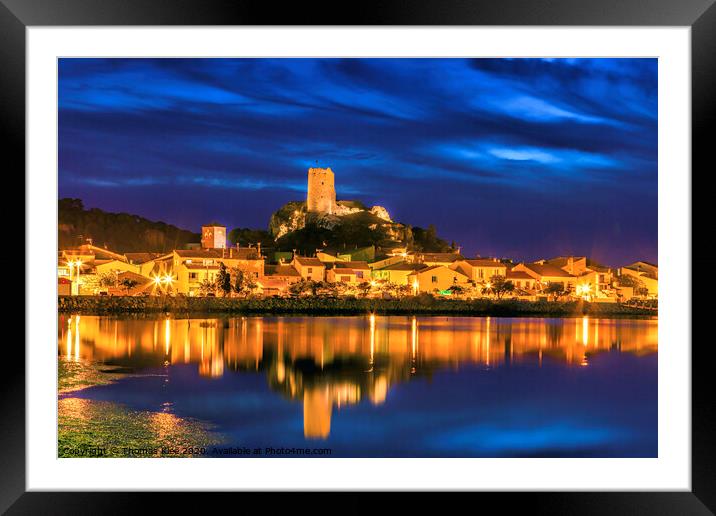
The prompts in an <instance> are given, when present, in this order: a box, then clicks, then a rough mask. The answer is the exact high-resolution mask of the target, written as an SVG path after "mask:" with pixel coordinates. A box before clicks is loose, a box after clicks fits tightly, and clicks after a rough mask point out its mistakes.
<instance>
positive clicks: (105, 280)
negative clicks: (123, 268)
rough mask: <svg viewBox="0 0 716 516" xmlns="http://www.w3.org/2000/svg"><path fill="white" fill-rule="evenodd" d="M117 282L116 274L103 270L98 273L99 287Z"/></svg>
mask: <svg viewBox="0 0 716 516" xmlns="http://www.w3.org/2000/svg"><path fill="white" fill-rule="evenodd" d="M116 282H117V276H116V275H115V274H113V273H111V272H103V273H102V274H100V275H99V286H100V287H114V286H115V284H116Z"/></svg>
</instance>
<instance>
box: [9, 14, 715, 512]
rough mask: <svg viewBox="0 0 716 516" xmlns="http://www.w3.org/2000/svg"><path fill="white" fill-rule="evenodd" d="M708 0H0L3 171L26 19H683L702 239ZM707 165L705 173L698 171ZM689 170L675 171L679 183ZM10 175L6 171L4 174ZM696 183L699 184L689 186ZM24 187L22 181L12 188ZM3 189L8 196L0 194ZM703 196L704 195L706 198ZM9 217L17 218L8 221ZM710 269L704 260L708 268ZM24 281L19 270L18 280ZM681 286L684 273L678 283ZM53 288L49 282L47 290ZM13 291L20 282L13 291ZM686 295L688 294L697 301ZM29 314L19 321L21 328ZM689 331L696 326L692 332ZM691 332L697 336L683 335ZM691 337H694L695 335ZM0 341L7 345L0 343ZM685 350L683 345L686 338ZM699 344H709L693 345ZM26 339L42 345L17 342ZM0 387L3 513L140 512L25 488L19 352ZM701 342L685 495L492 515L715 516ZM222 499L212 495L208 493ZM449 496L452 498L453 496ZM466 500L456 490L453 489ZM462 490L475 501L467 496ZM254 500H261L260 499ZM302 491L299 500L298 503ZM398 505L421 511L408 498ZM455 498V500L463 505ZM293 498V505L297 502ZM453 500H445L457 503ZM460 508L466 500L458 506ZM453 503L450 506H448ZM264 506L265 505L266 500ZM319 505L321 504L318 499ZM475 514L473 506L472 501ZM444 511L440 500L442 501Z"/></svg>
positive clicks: (17, 156) (587, 22)
mask: <svg viewBox="0 0 716 516" xmlns="http://www.w3.org/2000/svg"><path fill="white" fill-rule="evenodd" d="M714 1H715V0H679V1H676V0H671V1H669V0H601V1H598V2H595V1H591V2H590V1H586V0H501V1H495V0H472V1H468V0H412V1H409V2H407V1H400V0H390V1H382V2H375V3H374V4H373V5H371V4H361V5H358V4H347V3H340V2H334V3H332V4H330V5H322V4H306V3H298V2H294V3H289V2H284V3H281V4H280V5H279V4H276V5H274V4H273V3H272V2H268V1H264V2H258V1H242V0H234V1H231V0H172V1H158V0H62V1H60V0H0V131H1V135H2V140H1V141H2V142H3V143H4V144H5V145H4V146H5V152H4V153H3V157H4V160H3V161H4V163H5V165H6V166H7V167H8V169H7V170H14V171H13V172H10V174H14V176H15V177H19V176H20V174H19V172H15V171H19V170H25V145H24V137H25V113H26V111H25V66H26V63H25V60H26V54H25V29H26V28H27V27H31V26H63V25H68V26H70V25H71V26H83V25H101V26H112V25H424V26H432V25H462V26H465V25H512V26H519V25H531V26H554V25H562V26H566V25H572V26H599V25H602V26H689V27H691V38H692V40H691V44H692V47H691V48H692V56H691V58H692V76H691V79H692V173H691V181H692V224H693V227H692V234H696V235H698V234H704V235H705V234H709V233H710V232H709V229H710V227H709V223H710V221H711V217H709V216H708V212H707V211H706V210H705V209H704V210H703V211H702V212H699V211H698V210H695V207H696V206H697V205H699V206H702V207H703V206H704V204H705V203H698V202H697V201H698V200H699V198H700V197H705V196H706V195H709V191H710V189H708V188H704V187H703V186H704V185H703V181H705V180H706V179H705V178H706V177H708V172H710V171H712V169H713V164H712V160H711V159H710V157H711V156H710V152H709V150H710V147H713V141H712V138H713V137H710V135H711V134H714V133H715V131H713V129H714V126H715V125H716V117H715V116H714V114H715V113H716V5H714ZM709 129H711V131H709ZM707 167H709V168H707ZM688 174H689V171H688V170H686V171H684V175H685V179H684V180H689V175H688ZM7 175H8V174H7V173H6V176H7ZM697 179H698V183H699V188H694V185H695V183H696V181H697ZM18 187H19V188H22V189H23V191H24V186H18ZM6 195H10V194H6ZM704 200H706V199H705V198H704ZM13 223H14V224H17V222H16V221H13ZM705 246H706V243H705V242H703V243H699V241H697V240H692V250H691V252H692V263H693V268H694V270H697V268H698V267H709V266H710V265H712V263H713V262H714V261H715V260H714V259H713V258H710V255H709V254H708V253H707V252H706V247H705ZM709 268H710V267H709ZM23 277H24V275H23ZM688 281H691V278H688ZM53 288H54V287H53ZM20 291H22V290H19V289H18V292H20ZM695 295H696V294H694V296H695ZM692 307H693V308H692V320H693V321H694V322H695V321H699V320H701V321H703V320H704V319H706V318H707V317H708V316H707V314H706V310H707V307H708V304H707V303H699V302H697V298H696V297H693V299H692ZM27 316H28V314H27V313H26V314H25V318H26V319H25V321H26V324H27ZM693 330H696V328H695V327H694V328H693ZM693 334H694V336H695V335H696V332H694V333H693ZM693 341H696V339H695V338H694V339H693ZM5 344H8V343H5ZM684 344H685V345H688V344H689V343H684ZM700 344H709V343H708V342H700ZM25 345H26V346H29V345H41V343H32V342H26V343H25ZM3 351H4V354H3V358H4V359H5V361H6V364H12V366H11V367H6V370H5V371H4V372H3V374H2V375H0V382H2V386H3V389H2V392H3V396H2V398H1V400H2V401H0V403H1V404H2V412H0V414H2V417H3V422H2V431H1V432H0V443H1V447H0V450H2V461H1V462H2V466H0V477H1V480H2V481H1V482H0V511H6V510H7V513H8V514H67V513H72V514H120V513H122V514H124V513H127V512H130V511H134V510H136V509H137V508H140V509H142V508H145V507H146V505H145V504H146V502H147V501H148V500H147V499H148V498H151V497H153V496H156V495H153V494H149V493H119V492H114V493H81V492H65V493H58V492H44V493H41V492H26V487H25V467H26V461H25V454H26V442H25V430H26V428H25V367H24V366H25V348H23V347H22V346H15V345H6V346H5V349H4V350H3ZM707 353H708V346H703V347H699V346H693V347H692V490H691V492H657V491H654V492H642V493H627V492H623V493H597V492H589V493H501V494H497V493H484V494H479V495H477V496H480V497H482V500H480V502H479V503H480V504H482V503H484V501H487V500H489V501H490V502H491V504H492V503H497V504H499V507H500V510H501V511H507V512H511V511H512V510H514V509H515V508H516V507H525V508H529V510H530V512H533V513H549V514H555V513H568V514H603V513H610V514H612V515H617V514H627V513H629V514H670V515H671V514H713V512H714V511H716V494H715V493H714V491H715V489H714V486H716V453H715V452H714V450H715V447H716V445H715V444H714V442H715V441H716V439H715V438H714V429H715V425H714V411H715V409H714V406H715V405H714V403H713V401H712V399H711V393H712V392H713V383H714V382H713V381H712V379H711V378H712V376H713V375H712V373H711V372H710V371H709V369H710V367H711V366H710V361H709V360H708V357H707V356H706V355H707ZM206 496H210V497H213V499H212V501H211V502H210V503H211V504H212V506H216V507H219V506H218V505H214V504H221V503H223V502H226V501H229V500H228V499H227V497H228V496H234V498H233V499H232V500H234V501H236V498H235V496H236V495H228V494H219V493H206V494H204V496H201V497H199V496H196V495H195V494H192V493H174V494H172V496H171V497H164V499H163V500H162V507H163V509H164V510H165V511H168V510H171V506H172V505H176V506H177V507H180V508H182V509H183V510H193V509H194V510H206V509H207V508H208V507H210V506H209V505H208V504H207V500H206V499H205V497H206ZM219 496H221V497H222V500H218V499H216V497H219ZM455 496H457V495H455ZM459 496H461V497H463V498H464V496H465V495H459ZM470 496H475V495H474V494H472V495H470ZM241 497H242V499H241V506H242V507H243V506H244V503H245V501H246V500H247V499H248V500H250V501H254V500H255V501H256V502H258V503H261V502H262V501H263V503H266V500H267V498H266V497H270V498H269V500H270V504H271V508H272V510H276V509H278V507H277V505H284V504H285V505H286V507H287V508H291V507H299V506H305V504H306V503H308V504H313V503H314V502H311V501H308V502H307V501H305V500H304V498H303V495H299V494H294V495H289V496H283V495H281V496H279V495H275V494H272V495H268V494H265V493H264V494H241ZM259 497H261V498H259ZM296 497H300V501H298V500H296ZM406 498H409V499H408V500H406V501H405V504H406V505H404V506H403V509H404V510H412V509H414V508H417V507H420V508H423V509H424V508H425V507H426V505H425V499H424V497H423V496H422V495H420V494H413V495H412V496H410V497H406ZM462 502H463V503H464V502H465V501H464V500H463V501H462ZM296 503H298V504H300V505H295V504H296ZM373 503H374V502H373V501H371V500H370V499H367V497H366V496H365V495H359V494H355V493H354V494H346V495H342V500H341V499H340V498H339V500H338V504H339V505H332V504H331V505H330V506H328V505H327V506H326V508H330V507H334V508H337V507H343V508H344V509H345V508H346V507H349V508H351V510H352V511H355V512H357V511H360V512H363V511H365V510H371V509H373V508H374V505H373ZM459 503H461V501H459V500H455V501H453V502H452V504H459ZM468 503H470V504H472V503H474V502H468ZM452 506H454V507H457V505H452ZM267 507H268V506H267ZM316 507H319V506H316ZM474 507H475V510H478V509H477V507H478V506H474ZM442 509H443V510H444V509H445V507H444V505H443V506H442Z"/></svg>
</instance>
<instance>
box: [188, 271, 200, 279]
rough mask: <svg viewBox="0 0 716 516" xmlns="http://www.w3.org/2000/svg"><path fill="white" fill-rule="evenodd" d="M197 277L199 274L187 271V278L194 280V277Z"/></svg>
mask: <svg viewBox="0 0 716 516" xmlns="http://www.w3.org/2000/svg"><path fill="white" fill-rule="evenodd" d="M198 277H199V275H198V274H197V273H196V272H190V273H189V279H190V280H195V279H197V278H198Z"/></svg>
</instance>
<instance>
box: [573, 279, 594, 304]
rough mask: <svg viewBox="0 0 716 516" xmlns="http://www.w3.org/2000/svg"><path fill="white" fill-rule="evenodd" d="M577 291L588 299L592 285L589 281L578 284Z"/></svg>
mask: <svg viewBox="0 0 716 516" xmlns="http://www.w3.org/2000/svg"><path fill="white" fill-rule="evenodd" d="M575 291H576V293H577V295H579V296H582V298H583V299H585V300H587V299H589V296H590V294H591V292H592V286H591V285H590V284H589V283H584V284H582V285H577V287H576V289H575Z"/></svg>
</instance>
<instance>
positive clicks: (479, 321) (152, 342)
mask: <svg viewBox="0 0 716 516" xmlns="http://www.w3.org/2000/svg"><path fill="white" fill-rule="evenodd" d="M571 325H574V330H572V329H571V328H570V326H571ZM58 328H59V335H58V354H59V355H60V356H61V357H63V358H65V359H67V360H92V361H111V362H112V363H114V364H118V365H127V366H132V367H161V366H163V365H166V363H169V364H196V366H197V369H198V372H199V374H200V375H202V376H206V377H221V376H222V375H224V374H226V370H227V369H228V370H251V371H254V370H261V371H264V372H265V373H266V375H267V377H268V382H269V384H270V385H271V388H272V389H275V390H278V391H280V392H282V393H283V394H284V395H285V396H287V397H289V398H291V399H297V400H302V401H303V404H304V432H305V434H306V436H307V437H317V438H320V437H321V436H324V437H325V436H326V435H328V434H327V432H330V421H331V412H332V410H333V408H334V407H335V408H336V409H340V408H341V407H342V406H346V405H351V404H354V403H358V402H359V401H360V400H361V399H368V400H370V401H371V402H372V403H374V404H381V403H384V402H385V401H386V399H387V398H389V397H390V389H391V386H393V385H395V384H396V383H399V382H403V381H409V379H410V377H411V376H413V375H418V376H419V375H421V374H430V373H431V371H435V370H439V369H440V368H456V367H459V366H461V365H463V364H481V365H484V366H486V367H491V368H495V367H500V366H502V365H504V364H506V363H510V362H512V363H522V362H524V363H535V364H538V365H542V364H543V361H544V360H546V359H547V358H549V359H551V360H557V361H560V362H563V363H567V364H569V365H572V366H574V367H582V366H586V365H588V360H587V358H588V355H594V354H598V353H601V352H608V351H610V350H613V349H617V350H619V351H621V352H628V353H635V354H648V353H654V352H656V351H657V347H658V345H657V342H658V321H657V320H656V319H641V320H635V319H596V318H587V317H585V318H575V319H530V318H515V319H501V318H494V317H486V318H477V317H475V318H471V317H437V316H436V317H400V316H394V317H383V316H376V315H369V316H368V317H366V318H355V317H350V318H347V317H234V318H206V319H173V318H166V319H161V320H151V319H141V318H140V319H125V320H118V319H112V318H107V317H97V316H82V317H79V316H72V317H70V318H69V322H68V323H66V324H65V323H64V322H63V324H59V325H58ZM307 363H308V364H310V363H313V364H314V366H313V367H306V365H305V364H307Z"/></svg>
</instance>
